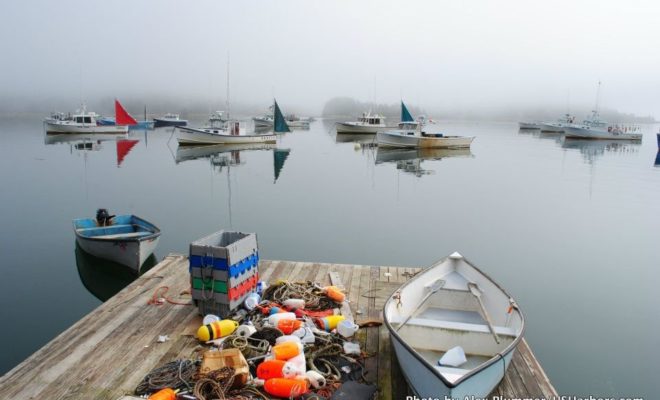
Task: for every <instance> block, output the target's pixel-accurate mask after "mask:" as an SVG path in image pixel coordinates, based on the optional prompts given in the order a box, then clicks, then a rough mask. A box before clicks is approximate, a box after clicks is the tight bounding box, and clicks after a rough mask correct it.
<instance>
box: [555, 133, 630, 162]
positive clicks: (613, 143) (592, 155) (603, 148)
mask: <svg viewBox="0 0 660 400" xmlns="http://www.w3.org/2000/svg"><path fill="white" fill-rule="evenodd" d="M641 145H642V143H641V142H640V141H629V140H589V139H570V138H563V140H562V142H561V147H562V148H564V149H577V150H579V151H580V154H582V158H583V160H584V161H585V162H586V163H587V164H593V163H594V162H595V161H596V160H597V159H598V158H600V157H602V156H603V155H604V154H605V153H610V154H636V153H638V152H639V149H640V147H641Z"/></svg>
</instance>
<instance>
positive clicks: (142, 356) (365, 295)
mask: <svg viewBox="0 0 660 400" xmlns="http://www.w3.org/2000/svg"><path fill="white" fill-rule="evenodd" d="M419 270H420V268H412V267H405V268H404V267H391V266H362V265H343V264H328V263H309V262H293V261H269V260H261V261H260V263H259V271H260V276H261V279H262V280H265V281H267V282H269V283H274V282H276V281H277V280H279V279H285V280H295V281H304V280H311V281H316V282H319V283H320V284H323V285H327V284H330V278H329V275H328V273H329V272H333V273H336V274H337V276H338V277H339V279H340V280H341V281H342V284H343V286H344V289H345V290H346V294H347V300H348V304H349V305H350V307H351V311H352V313H353V316H354V319H355V320H356V322H357V323H364V322H365V321H382V308H383V305H384V303H385V301H386V300H387V298H388V297H389V296H390V294H391V293H392V292H393V291H394V290H396V289H397V288H398V287H399V286H400V285H401V283H403V282H405V281H407V280H408V279H410V274H411V273H415V272H418V271H419ZM385 273H387V274H388V275H389V274H391V275H390V276H386V275H385ZM161 286H168V287H169V288H170V289H169V292H168V296H169V297H171V298H173V299H183V300H185V299H187V298H186V297H185V296H180V295H179V294H180V293H181V292H183V291H185V290H186V289H188V288H189V276H188V260H187V258H186V257H185V256H182V255H169V256H167V257H165V259H163V261H161V262H160V263H159V264H158V265H156V266H155V267H154V268H152V269H151V270H150V271H148V272H147V273H146V274H144V275H143V276H141V277H139V278H138V279H137V280H136V281H134V282H133V283H131V284H130V285H129V286H127V287H126V288H124V289H123V290H122V291H120V292H119V293H118V294H117V295H115V296H114V297H113V298H111V299H109V300H108V301H107V302H105V303H104V304H102V305H100V306H99V307H98V308H97V309H95V310H93V311H92V312H90V313H89V314H88V315H87V316H85V317H84V318H82V319H81V320H80V321H78V322H76V323H75V324H73V325H72V326H71V327H70V328H69V329H67V330H66V331H64V332H62V333H61V334H60V335H58V336H57V337H56V338H54V339H53V340H52V341H51V342H50V343H48V344H46V345H45V346H44V347H42V348H41V349H40V350H38V351H37V352H35V353H34V354H33V355H32V356H30V357H29V358H28V359H26V360H25V361H23V362H22V363H21V364H19V365H17V366H16V367H14V369H12V370H11V371H9V372H7V373H6V374H5V375H4V376H2V377H0V393H3V397H6V398H9V399H14V398H15V399H38V398H48V399H91V398H94V399H108V400H116V399H118V398H121V397H122V396H123V395H128V394H130V393H132V392H133V390H134V389H135V387H136V386H137V384H138V383H139V382H140V381H141V380H142V378H143V377H144V375H146V374H147V373H148V372H149V371H150V370H151V369H153V368H155V367H158V366H160V365H163V364H164V363H167V362H169V361H172V360H174V359H178V358H188V357H190V356H191V355H192V354H195V353H196V352H197V351H198V350H199V346H198V342H197V340H196V339H195V338H194V336H193V335H192V334H191V333H190V329H189V328H190V326H196V325H197V324H199V323H201V322H200V321H201V316H199V315H198V314H197V309H196V308H195V307H194V306H192V305H174V304H169V303H165V304H163V305H160V306H156V305H149V304H147V301H148V300H149V299H151V297H152V296H153V294H154V292H155V291H156V289H157V288H159V287H161ZM188 298H189V297H188ZM159 335H167V336H168V337H169V340H167V341H166V342H164V343H158V342H157V339H158V336H159ZM357 340H358V341H359V342H360V345H361V348H362V349H363V350H365V352H366V353H367V354H369V355H372V356H371V357H368V358H367V359H366V360H365V370H366V374H365V375H366V377H367V379H368V380H369V381H370V382H373V383H375V384H377V385H378V386H379V392H378V393H379V398H380V399H383V400H391V399H399V398H405V396H406V395H408V394H409V388H408V387H407V386H406V384H405V381H404V380H403V378H402V373H401V370H400V367H399V365H398V361H397V360H396V356H395V354H394V350H393V348H392V346H391V342H390V339H389V334H388V331H387V328H386V327H385V326H380V327H373V328H363V329H360V330H359V331H358V334H357ZM495 395H498V396H503V397H509V398H516V397H525V396H526V397H545V398H552V396H557V392H556V390H555V388H554V387H553V386H552V383H551V382H550V380H549V379H548V377H547V375H546V374H545V372H544V371H543V368H542V367H541V365H540V363H539V362H538V360H537V359H536V358H535V357H534V354H533V353H532V351H531V349H530V347H529V344H528V343H527V342H526V341H525V340H524V339H523V340H522V341H521V342H520V344H519V346H518V349H517V352H516V354H515V355H514V357H513V360H512V364H511V366H510V367H509V369H508V371H507V374H506V375H505V377H504V379H503V380H502V382H501V383H500V385H499V386H498V387H497V388H496V389H495V390H494V391H493V393H492V394H491V396H495Z"/></svg>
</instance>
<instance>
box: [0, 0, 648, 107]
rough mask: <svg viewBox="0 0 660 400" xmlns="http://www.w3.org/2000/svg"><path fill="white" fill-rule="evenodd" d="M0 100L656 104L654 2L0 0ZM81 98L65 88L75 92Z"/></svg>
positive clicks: (317, 104)
mask: <svg viewBox="0 0 660 400" xmlns="http://www.w3.org/2000/svg"><path fill="white" fill-rule="evenodd" d="M1 10H2V11H1V12H0V22H1V23H0V38H1V39H0V54H2V73H1V74H0V89H1V90H0V100H6V99H10V100H11V99H17V101H24V100H25V99H46V100H47V99H49V98H67V99H69V98H70V99H71V101H72V104H71V110H73V109H74V108H75V106H76V105H77V104H78V103H79V100H80V99H82V100H90V99H94V98H98V97H118V98H129V99H133V100H136V99H141V98H149V97H153V96H161V97H167V98H174V99H181V101H182V102H183V101H190V100H200V99H201V100H203V101H208V102H209V103H212V104H216V103H217V104H218V107H214V106H210V108H212V109H214V108H220V105H221V104H223V103H224V99H225V93H226V79H227V70H226V69H227V56H228V54H229V55H230V63H229V68H230V99H231V101H232V102H234V101H235V102H238V103H255V104H262V103H263V104H264V107H265V106H267V105H268V104H269V103H270V102H271V99H272V97H277V99H278V102H279V103H280V104H286V105H289V106H290V107H300V108H304V109H306V110H309V112H320V110H321V108H322V107H323V104H324V102H325V101H326V100H328V99H330V98H332V97H335V96H351V97H354V98H356V99H359V100H362V101H372V100H374V99H376V101H378V102H382V103H394V102H396V101H398V100H399V99H400V98H403V99H404V100H406V101H407V102H409V103H411V104H417V105H419V106H420V107H423V108H426V109H448V110H455V109H461V108H464V109H479V108H488V107H538V106H543V105H549V106H553V107H563V108H566V107H571V106H572V107H575V108H585V107H592V106H593V105H594V103H595V99H596V88H597V82H598V81H599V80H600V81H602V91H601V105H602V106H604V107H609V108H613V109H618V110H620V111H623V112H631V113H636V114H638V115H647V114H651V115H655V116H656V117H660V51H659V50H658V39H660V3H657V2H653V1H644V2H643V1H631V2H629V1H562V2H555V1H553V2H541V1H506V2H501V1H489V2H487V1H469V2H462V1H428V2H425V1H401V2H386V1H374V2H369V1H312V0H304V1H288V0H284V1H234V2H225V1H218V0H215V1H202V0H194V1H171V0H143V1H140V0H130V1H129V0H113V1H90V0H85V1H82V0H68V1H67V0H63V1H60V0H56V1H31V0H26V1H10V2H4V4H3V5H2V7H1ZM74 102H75V103H74Z"/></svg>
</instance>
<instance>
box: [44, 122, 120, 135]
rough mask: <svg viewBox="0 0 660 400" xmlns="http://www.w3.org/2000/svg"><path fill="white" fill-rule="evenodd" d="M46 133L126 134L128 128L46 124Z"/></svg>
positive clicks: (66, 123)
mask: <svg viewBox="0 0 660 400" xmlns="http://www.w3.org/2000/svg"><path fill="white" fill-rule="evenodd" d="M46 132H48V133H119V134H121V133H126V132H128V127H126V126H117V125H93V124H89V125H88V124H75V123H72V122H68V121H67V122H54V121H49V122H46Z"/></svg>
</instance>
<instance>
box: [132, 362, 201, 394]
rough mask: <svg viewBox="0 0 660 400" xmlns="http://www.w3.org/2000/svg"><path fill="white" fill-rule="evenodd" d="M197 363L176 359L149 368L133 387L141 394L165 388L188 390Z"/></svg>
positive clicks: (193, 382) (190, 386)
mask: <svg viewBox="0 0 660 400" xmlns="http://www.w3.org/2000/svg"><path fill="white" fill-rule="evenodd" d="M198 367H199V366H198V363H197V362H195V361H192V360H176V361H172V362H169V363H167V364H165V365H163V366H161V367H158V368H156V369H153V370H151V371H150V372H149V373H148V374H147V375H146V376H145V377H144V378H143V379H142V382H140V384H139V385H138V386H137V388H135V394H137V395H138V396H142V395H145V394H151V393H154V392H157V391H159V390H162V389H165V388H171V389H180V390H190V389H192V387H193V386H194V384H195V375H196V374H197V369H198Z"/></svg>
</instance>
